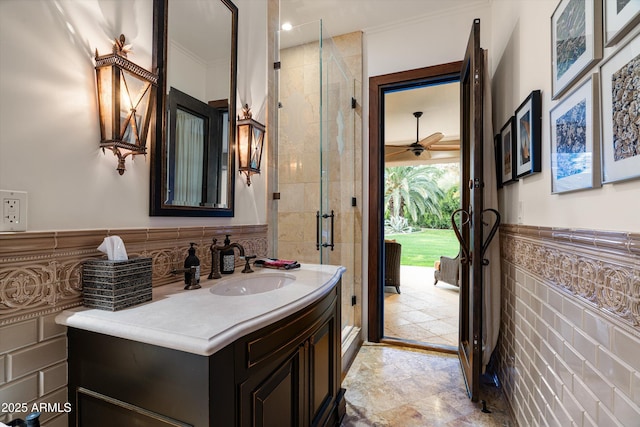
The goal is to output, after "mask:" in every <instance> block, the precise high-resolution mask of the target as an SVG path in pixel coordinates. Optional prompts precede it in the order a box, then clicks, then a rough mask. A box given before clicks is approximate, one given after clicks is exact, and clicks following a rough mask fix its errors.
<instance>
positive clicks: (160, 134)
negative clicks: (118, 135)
mask: <svg viewBox="0 0 640 427" xmlns="http://www.w3.org/2000/svg"><path fill="white" fill-rule="evenodd" d="M153 6H154V12H153V21H154V23H153V29H154V34H153V36H154V46H153V56H154V58H153V59H154V68H155V69H157V70H158V77H159V78H158V92H159V96H158V97H157V101H156V116H155V120H156V123H155V127H154V131H155V136H154V137H153V139H152V141H153V144H154V146H153V150H152V153H151V162H152V166H151V200H150V215H151V216H202V217H204V216H222V217H231V216H233V215H234V203H233V199H234V182H235V173H234V172H235V164H234V158H235V153H234V147H235V125H236V85H237V83H236V63H237V55H238V54H237V40H238V37H237V36H238V9H237V7H236V6H235V5H234V4H233V3H232V2H231V1H230V0H215V1H211V0H153Z"/></svg>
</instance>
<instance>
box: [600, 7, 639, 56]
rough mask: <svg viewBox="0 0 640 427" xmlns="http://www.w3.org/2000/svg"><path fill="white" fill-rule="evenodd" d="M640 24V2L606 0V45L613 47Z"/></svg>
mask: <svg viewBox="0 0 640 427" xmlns="http://www.w3.org/2000/svg"><path fill="white" fill-rule="evenodd" d="M638 23H640V0H604V43H605V46H613V45H615V44H616V43H618V42H619V41H620V39H622V38H623V37H624V36H625V35H626V34H627V33H628V32H629V30H630V29H631V28H633V27H635V26H636V25H637V24H638Z"/></svg>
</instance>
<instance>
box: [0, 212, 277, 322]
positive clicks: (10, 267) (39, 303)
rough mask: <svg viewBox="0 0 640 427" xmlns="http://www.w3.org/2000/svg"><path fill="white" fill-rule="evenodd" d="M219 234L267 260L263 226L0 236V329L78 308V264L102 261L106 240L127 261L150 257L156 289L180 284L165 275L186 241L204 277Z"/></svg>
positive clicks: (178, 262) (175, 265) (184, 251)
mask: <svg viewBox="0 0 640 427" xmlns="http://www.w3.org/2000/svg"><path fill="white" fill-rule="evenodd" d="M225 234H230V235H231V239H232V241H234V242H239V243H240V244H242V245H243V246H244V248H245V250H246V253H247V254H256V255H258V256H266V255H267V226H266V225H255V226H225V227H185V228H148V229H119V230H86V231H85V230H81V231H57V232H29V233H10V234H0V326H1V325H6V324H10V323H15V322H18V321H22V320H25V319H29V318H35V317H38V316H41V315H44V314H50V313H55V312H58V311H61V310H64V309H66V308H69V307H74V306H78V305H80V304H81V303H82V298H81V296H82V290H81V287H82V286H81V284H82V277H81V274H82V263H83V262H84V261H86V260H88V259H92V258H100V257H102V256H103V254H102V253H101V252H99V251H98V250H97V247H98V246H99V245H100V243H102V240H103V239H104V238H105V237H106V236H111V235H118V236H120V237H121V238H122V240H123V241H124V243H125V246H126V249H127V254H128V255H129V257H139V256H141V257H150V258H152V260H153V279H152V281H153V285H154V286H158V285H164V284H168V283H172V282H176V281H179V280H180V276H176V275H173V274H171V270H173V269H174V268H181V267H182V264H183V262H184V259H185V257H186V256H187V249H188V248H189V243H190V242H195V243H196V244H197V252H196V253H197V255H198V257H199V258H200V262H201V268H202V271H203V275H205V276H206V275H207V274H208V273H209V270H210V268H211V256H210V252H209V246H210V245H211V243H212V239H213V238H217V239H218V242H222V241H223V240H224V236H225ZM237 264H238V266H240V265H241V264H242V261H238V262H237Z"/></svg>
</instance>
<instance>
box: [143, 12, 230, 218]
mask: <svg viewBox="0 0 640 427" xmlns="http://www.w3.org/2000/svg"><path fill="white" fill-rule="evenodd" d="M219 1H220V2H221V3H222V4H223V5H225V6H226V7H227V8H229V11H230V12H231V58H230V61H231V62H230V63H231V67H230V69H231V78H230V84H229V99H228V100H229V102H228V105H229V160H228V165H229V172H228V174H227V179H228V182H227V189H228V194H227V206H226V207H202V206H197V207H194V206H173V205H167V204H165V203H164V195H165V193H166V174H167V171H166V168H165V164H166V148H167V143H166V141H167V132H168V130H169V129H168V126H167V120H166V111H167V102H168V96H167V51H168V38H167V26H168V9H169V5H168V0H153V49H152V54H153V69H154V70H156V72H157V74H158V87H157V91H158V96H156V105H155V117H154V118H155V123H153V125H152V130H151V144H152V146H153V148H152V150H151V182H150V203H149V215H150V216H189V217H209V216H217V217H232V216H234V205H235V203H234V195H235V180H236V175H235V172H236V169H235V138H236V137H235V134H236V132H235V129H236V88H237V60H238V8H237V7H236V5H235V4H233V2H232V1H231V0H219ZM213 42H215V41H212V43H213Z"/></svg>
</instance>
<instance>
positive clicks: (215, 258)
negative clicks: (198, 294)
mask: <svg viewBox="0 0 640 427" xmlns="http://www.w3.org/2000/svg"><path fill="white" fill-rule="evenodd" d="M216 243H218V239H215V238H214V239H213V243H212V244H211V246H210V247H209V250H210V251H211V273H209V277H208V278H209V279H220V278H221V277H222V275H221V274H220V251H226V250H228V249H233V248H236V249H238V252H239V255H240V258H241V259H244V260H245V261H246V262H245V265H244V269H243V270H242V272H243V273H253V270H252V269H251V266H249V261H251V260H252V259H253V258H255V257H256V256H255V255H251V256H245V254H244V247H243V246H242V245H241V244H240V243H237V242H234V243H230V244H228V245H221V246H217V245H216Z"/></svg>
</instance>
